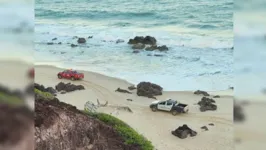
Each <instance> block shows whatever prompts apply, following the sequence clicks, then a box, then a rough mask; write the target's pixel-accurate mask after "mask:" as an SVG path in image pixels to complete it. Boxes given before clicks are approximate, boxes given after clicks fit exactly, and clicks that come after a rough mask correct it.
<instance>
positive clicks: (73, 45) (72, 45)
mask: <svg viewBox="0 0 266 150" xmlns="http://www.w3.org/2000/svg"><path fill="white" fill-rule="evenodd" d="M70 46H71V47H78V45H76V44H71V45H70Z"/></svg>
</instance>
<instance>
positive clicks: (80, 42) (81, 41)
mask: <svg viewBox="0 0 266 150" xmlns="http://www.w3.org/2000/svg"><path fill="white" fill-rule="evenodd" d="M78 43H79V44H83V43H86V39H85V38H78Z"/></svg>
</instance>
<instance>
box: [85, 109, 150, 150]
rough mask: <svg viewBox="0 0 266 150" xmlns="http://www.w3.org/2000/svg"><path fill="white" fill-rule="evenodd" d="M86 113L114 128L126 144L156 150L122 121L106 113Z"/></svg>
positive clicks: (144, 149) (143, 149) (145, 149)
mask: <svg viewBox="0 0 266 150" xmlns="http://www.w3.org/2000/svg"><path fill="white" fill-rule="evenodd" d="M84 112H85V113H86V114H87V115H89V116H91V117H94V118H97V119H99V120H100V121H102V122H104V123H106V124H107V125H110V126H112V127H114V129H115V130H116V131H117V132H118V133H119V134H120V135H121V136H122V137H123V139H124V140H125V144H128V145H131V144H132V145H135V144H136V145H139V146H140V147H141V149H142V150H153V149H154V147H153V146H152V144H151V142H150V141H148V140H147V139H146V138H145V137H144V136H143V135H140V134H139V133H138V132H136V131H135V130H134V129H133V128H131V127H130V126H129V125H128V124H126V123H125V122H123V121H122V120H120V119H118V118H116V117H113V116H111V115H109V114H105V113H91V112H87V111H84Z"/></svg>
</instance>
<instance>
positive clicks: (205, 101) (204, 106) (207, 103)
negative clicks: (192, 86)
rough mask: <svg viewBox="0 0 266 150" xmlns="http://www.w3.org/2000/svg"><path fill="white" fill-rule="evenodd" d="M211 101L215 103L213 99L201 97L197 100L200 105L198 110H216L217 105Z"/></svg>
mask: <svg viewBox="0 0 266 150" xmlns="http://www.w3.org/2000/svg"><path fill="white" fill-rule="evenodd" d="M213 103H215V100H213V99H211V98H207V97H203V98H202V99H201V101H199V102H198V105H199V106H200V111H201V112H204V111H207V110H217V106H216V105H215V104H213Z"/></svg>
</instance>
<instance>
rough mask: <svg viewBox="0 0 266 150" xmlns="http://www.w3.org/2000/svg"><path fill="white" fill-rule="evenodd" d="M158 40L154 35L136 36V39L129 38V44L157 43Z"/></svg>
mask: <svg viewBox="0 0 266 150" xmlns="http://www.w3.org/2000/svg"><path fill="white" fill-rule="evenodd" d="M156 42H157V40H156V39H155V38H154V37H152V36H146V37H143V36H136V37H135V38H134V39H129V41H128V44H138V43H141V44H148V45H156Z"/></svg>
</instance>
